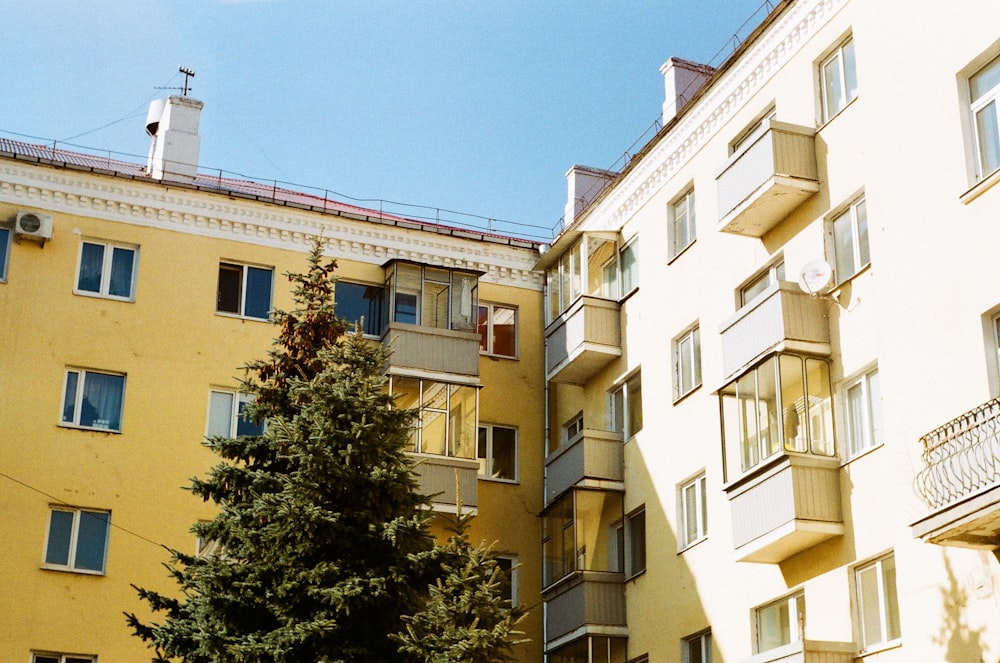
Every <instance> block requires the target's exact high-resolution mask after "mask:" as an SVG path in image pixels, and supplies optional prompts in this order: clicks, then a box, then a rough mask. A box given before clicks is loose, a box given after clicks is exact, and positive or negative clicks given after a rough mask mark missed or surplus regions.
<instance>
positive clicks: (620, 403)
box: [611, 373, 642, 440]
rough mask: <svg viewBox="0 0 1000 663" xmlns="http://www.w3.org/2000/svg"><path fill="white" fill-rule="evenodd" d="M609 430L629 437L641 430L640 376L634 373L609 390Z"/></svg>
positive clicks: (626, 437)
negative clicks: (622, 382)
mask: <svg viewBox="0 0 1000 663" xmlns="http://www.w3.org/2000/svg"><path fill="white" fill-rule="evenodd" d="M611 430H612V431H614V432H616V433H622V434H623V435H624V437H625V439H626V440H627V439H629V438H630V437H632V436H633V435H635V434H636V433H638V432H639V431H640V430H642V376H641V375H640V374H639V373H636V374H635V375H633V376H632V377H630V378H628V379H627V380H626V381H625V383H624V384H622V385H621V386H620V387H618V388H617V389H615V390H614V391H612V392H611Z"/></svg>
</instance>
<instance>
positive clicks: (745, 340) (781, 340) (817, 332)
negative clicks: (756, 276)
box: [719, 281, 830, 379]
mask: <svg viewBox="0 0 1000 663" xmlns="http://www.w3.org/2000/svg"><path fill="white" fill-rule="evenodd" d="M827 311H828V303H827V302H826V301H825V300H823V299H820V298H819V297H813V296H811V295H809V294H806V293H804V292H802V290H801V289H800V288H799V286H798V284H796V283H792V282H790V281H779V282H778V283H776V284H774V285H772V286H771V287H770V288H768V289H767V290H765V291H764V292H762V293H761V294H760V295H759V296H758V297H756V298H755V299H754V300H753V301H752V302H750V303H749V304H747V305H746V306H744V307H743V308H741V309H740V310H739V311H737V312H736V313H735V314H734V315H733V316H732V317H731V318H729V319H728V320H726V321H725V322H724V323H723V324H722V325H721V326H720V327H719V334H720V335H721V336H722V370H723V373H725V375H726V378H727V379H728V378H731V377H733V376H734V375H736V374H737V373H739V372H740V371H742V370H743V369H744V368H746V367H747V366H749V365H750V364H751V363H753V362H754V361H755V360H757V359H759V358H760V357H763V356H764V355H765V354H767V353H768V352H770V351H777V350H792V351H798V352H807V353H810V354H816V355H822V356H826V357H828V356H830V321H829V317H828V313H827Z"/></svg>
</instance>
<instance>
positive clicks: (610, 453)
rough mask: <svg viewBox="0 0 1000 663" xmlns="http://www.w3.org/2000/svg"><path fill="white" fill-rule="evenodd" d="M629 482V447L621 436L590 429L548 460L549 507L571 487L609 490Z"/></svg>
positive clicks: (547, 496) (546, 484)
mask: <svg viewBox="0 0 1000 663" xmlns="http://www.w3.org/2000/svg"><path fill="white" fill-rule="evenodd" d="M624 480H625V447H624V446H623V444H622V434H621V433H610V432H608V431H602V430H593V429H590V428H586V429H584V431H583V434H582V435H581V436H580V437H579V438H577V439H576V440H574V441H573V442H570V443H569V444H568V445H567V446H564V447H562V448H561V449H558V450H556V451H554V452H552V454H550V455H549V457H548V458H547V459H546V460H545V504H546V505H548V504H550V503H551V502H552V500H553V499H555V498H556V497H558V496H559V495H561V494H563V493H564V492H565V491H566V490H567V489H569V488H570V486H577V485H587V484H588V482H590V483H594V484H596V485H598V486H606V485H607V483H608V482H614V483H619V484H620V483H621V482H622V481H624Z"/></svg>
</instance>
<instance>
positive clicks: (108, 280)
mask: <svg viewBox="0 0 1000 663" xmlns="http://www.w3.org/2000/svg"><path fill="white" fill-rule="evenodd" d="M138 255H139V252H138V250H137V249H136V248H135V247H130V246H120V245H117V244H108V243H97V242H83V243H82V244H81V245H80V266H79V270H78V273H77V277H76V292H78V293H85V294H92V295H99V296H101V297H109V298H113V299H129V300H130V299H133V297H134V295H135V266H136V259H137V258H138Z"/></svg>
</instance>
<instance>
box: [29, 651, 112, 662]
mask: <svg viewBox="0 0 1000 663" xmlns="http://www.w3.org/2000/svg"><path fill="white" fill-rule="evenodd" d="M50 661H55V662H56V663H97V656H93V655H90V654H57V653H56V652H47V651H35V652H31V663H49V662H50Z"/></svg>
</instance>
